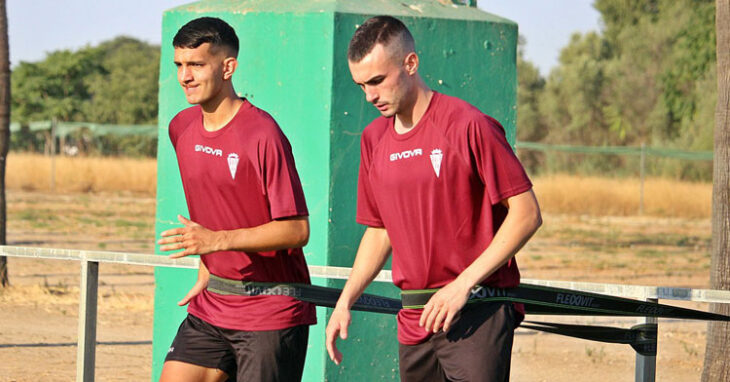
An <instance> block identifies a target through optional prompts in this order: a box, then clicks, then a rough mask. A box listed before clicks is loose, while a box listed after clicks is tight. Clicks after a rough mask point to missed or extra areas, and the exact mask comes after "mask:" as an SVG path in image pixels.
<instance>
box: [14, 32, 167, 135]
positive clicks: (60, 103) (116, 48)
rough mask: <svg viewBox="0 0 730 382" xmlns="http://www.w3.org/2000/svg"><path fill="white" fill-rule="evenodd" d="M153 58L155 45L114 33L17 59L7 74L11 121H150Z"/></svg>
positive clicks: (153, 111)
mask: <svg viewBox="0 0 730 382" xmlns="http://www.w3.org/2000/svg"><path fill="white" fill-rule="evenodd" d="M159 61H160V53H159V47H158V46H155V45H150V44H147V43H145V42H142V41H138V40H135V39H133V38H129V37H117V38H116V39H114V40H111V41H107V42H104V43H101V44H100V45H99V46H97V47H85V48H82V49H79V50H78V51H75V52H72V51H68V50H61V51H56V52H52V53H50V54H48V55H47V56H46V58H45V60H43V61H40V62H34V63H29V62H21V63H20V65H18V66H17V67H16V68H15V70H14V71H13V74H12V78H13V81H12V84H13V90H12V91H13V98H12V109H13V120H14V121H17V122H29V121H39V120H50V119H52V118H57V119H58V120H60V121H85V122H96V123H119V124H139V123H155V122H156V119H157V74H158V73H159V70H158V69H159Z"/></svg>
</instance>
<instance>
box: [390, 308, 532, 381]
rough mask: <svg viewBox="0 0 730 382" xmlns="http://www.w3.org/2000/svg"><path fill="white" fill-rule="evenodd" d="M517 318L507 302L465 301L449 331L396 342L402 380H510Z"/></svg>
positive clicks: (513, 309)
mask: <svg viewBox="0 0 730 382" xmlns="http://www.w3.org/2000/svg"><path fill="white" fill-rule="evenodd" d="M520 318H521V317H518V313H517V312H516V311H515V308H514V306H513V305H512V303H510V302H498V303H478V304H468V305H466V306H465V307H464V308H463V309H462V310H461V312H459V314H458V316H457V317H456V319H455V320H454V321H453V322H452V324H451V329H449V331H448V333H444V332H443V331H440V332H438V333H436V334H434V335H433V336H431V337H430V338H429V339H428V340H427V341H426V342H424V343H421V344H417V345H403V344H401V345H400V346H399V349H398V353H399V356H400V357H399V358H400V378H401V381H414V382H415V381H418V382H427V381H428V382H430V381H433V382H444V381H470V382H478V381H483V382H503V381H509V373H510V362H511V359H512V340H513V337H514V331H515V328H516V327H517V325H518V324H519V319H520Z"/></svg>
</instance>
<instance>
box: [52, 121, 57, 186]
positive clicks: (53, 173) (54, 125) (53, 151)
mask: <svg viewBox="0 0 730 382" xmlns="http://www.w3.org/2000/svg"><path fill="white" fill-rule="evenodd" d="M55 188H56V118H53V119H51V192H53V191H54V190H55Z"/></svg>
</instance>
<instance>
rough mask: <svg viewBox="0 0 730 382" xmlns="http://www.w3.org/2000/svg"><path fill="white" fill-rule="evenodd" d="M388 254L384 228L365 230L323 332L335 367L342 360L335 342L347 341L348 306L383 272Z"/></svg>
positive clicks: (387, 239)
mask: <svg viewBox="0 0 730 382" xmlns="http://www.w3.org/2000/svg"><path fill="white" fill-rule="evenodd" d="M390 251H391V246H390V238H389V237H388V232H387V231H386V230H385V228H375V227H368V228H367V229H366V230H365V233H364V234H363V235H362V240H360V247H359V248H358V250H357V255H356V256H355V263H354V264H353V265H352V271H351V272H350V277H349V278H348V279H347V283H345V287H344V288H343V289H342V293H341V294H340V298H339V299H338V300H337V304H336V305H335V308H334V310H333V311H332V315H331V316H330V320H329V323H328V324H327V329H326V330H325V333H326V336H327V337H326V341H325V344H326V346H327V353H329V356H330V359H331V360H332V361H334V362H335V363H336V364H338V365H339V364H340V362H341V361H342V353H340V351H339V350H337V344H336V343H335V342H336V341H337V336H338V335H339V337H340V338H342V339H343V340H344V339H346V338H347V329H348V327H349V326H350V320H351V318H350V307H352V305H353V304H354V303H355V301H357V299H358V298H359V297H360V295H361V294H362V293H363V291H365V288H366V287H367V286H368V285H369V284H370V283H371V282H372V281H373V279H374V278H375V276H377V275H378V272H380V270H381V269H383V266H384V265H385V261H386V260H387V259H388V256H389V255H390Z"/></svg>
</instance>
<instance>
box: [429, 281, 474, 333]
mask: <svg viewBox="0 0 730 382" xmlns="http://www.w3.org/2000/svg"><path fill="white" fill-rule="evenodd" d="M470 291H471V285H469V284H467V283H464V282H462V281H461V280H460V279H459V278H456V279H455V280H454V281H452V282H450V283H448V284H446V285H445V286H444V287H443V288H441V289H439V290H438V292H436V293H434V295H433V296H431V298H430V299H429V300H428V302H427V303H426V305H425V306H424V307H423V313H421V319H420V320H419V321H418V326H421V327H423V328H424V329H425V330H426V331H427V332H429V331H432V332H434V333H436V332H438V331H439V329H440V328H441V323H443V331H444V332H448V331H449V328H450V327H451V321H453V319H454V316H456V313H458V312H459V311H460V310H461V308H463V307H464V305H465V304H466V301H467V299H468V298H469V292H470Z"/></svg>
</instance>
